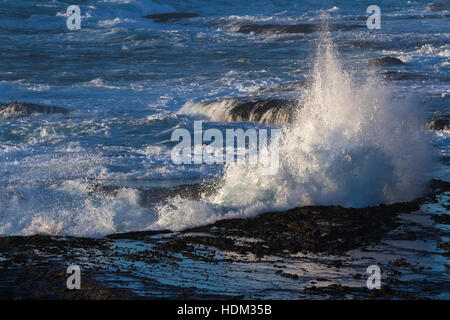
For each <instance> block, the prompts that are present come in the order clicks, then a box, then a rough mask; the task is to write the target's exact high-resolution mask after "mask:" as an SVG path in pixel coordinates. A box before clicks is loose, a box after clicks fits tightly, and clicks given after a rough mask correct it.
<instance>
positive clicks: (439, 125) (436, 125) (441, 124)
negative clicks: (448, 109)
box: [427, 117, 450, 130]
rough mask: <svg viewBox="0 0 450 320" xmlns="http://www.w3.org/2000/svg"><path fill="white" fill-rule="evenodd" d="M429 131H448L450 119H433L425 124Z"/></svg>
mask: <svg viewBox="0 0 450 320" xmlns="http://www.w3.org/2000/svg"><path fill="white" fill-rule="evenodd" d="M427 127H428V129H430V130H450V117H449V118H442V119H433V120H431V121H430V122H428V123H427Z"/></svg>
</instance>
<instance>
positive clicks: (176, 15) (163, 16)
mask: <svg viewBox="0 0 450 320" xmlns="http://www.w3.org/2000/svg"><path fill="white" fill-rule="evenodd" d="M196 17H200V15H199V14H196V13H187V12H169V13H156V14H149V15H146V16H144V17H143V18H146V19H153V20H154V21H155V22H169V21H176V20H180V19H186V18H196Z"/></svg>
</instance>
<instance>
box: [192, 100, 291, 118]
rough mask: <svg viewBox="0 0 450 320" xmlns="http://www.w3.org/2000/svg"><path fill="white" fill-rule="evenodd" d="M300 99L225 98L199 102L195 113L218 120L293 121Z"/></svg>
mask: <svg viewBox="0 0 450 320" xmlns="http://www.w3.org/2000/svg"><path fill="white" fill-rule="evenodd" d="M297 106H298V101H296V100H293V99H273V98H252V97H248V98H225V99H216V100H208V101H203V102H199V103H197V104H196V108H195V109H196V110H195V111H193V112H192V111H191V113H194V114H202V115H206V116H209V117H210V118H211V120H212V121H217V122H241V121H243V122H247V121H249V122H260V123H264V124H288V123H292V122H293V120H294V117H295V111H296V108H297Z"/></svg>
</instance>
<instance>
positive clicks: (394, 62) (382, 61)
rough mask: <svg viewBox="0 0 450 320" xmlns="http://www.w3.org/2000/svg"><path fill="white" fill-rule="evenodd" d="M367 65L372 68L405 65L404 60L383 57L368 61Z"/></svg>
mask: <svg viewBox="0 0 450 320" xmlns="http://www.w3.org/2000/svg"><path fill="white" fill-rule="evenodd" d="M367 64H369V65H371V66H377V67H389V66H398V65H403V64H405V63H404V62H403V61H402V60H400V59H398V58H394V57H389V56H385V57H381V58H374V59H369V60H367Z"/></svg>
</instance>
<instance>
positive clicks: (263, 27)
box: [229, 23, 365, 34]
mask: <svg viewBox="0 0 450 320" xmlns="http://www.w3.org/2000/svg"><path fill="white" fill-rule="evenodd" d="M364 27H365V26H362V25H346V24H334V25H329V26H323V25H320V24H312V23H301V24H290V25H283V24H253V23H239V24H234V25H232V26H230V27H229V28H230V30H232V31H235V32H240V33H247V34H249V33H253V34H265V33H287V34H296V33H313V32H316V31H321V30H327V29H328V30H330V31H337V30H341V31H345V30H353V29H357V28H364Z"/></svg>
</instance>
